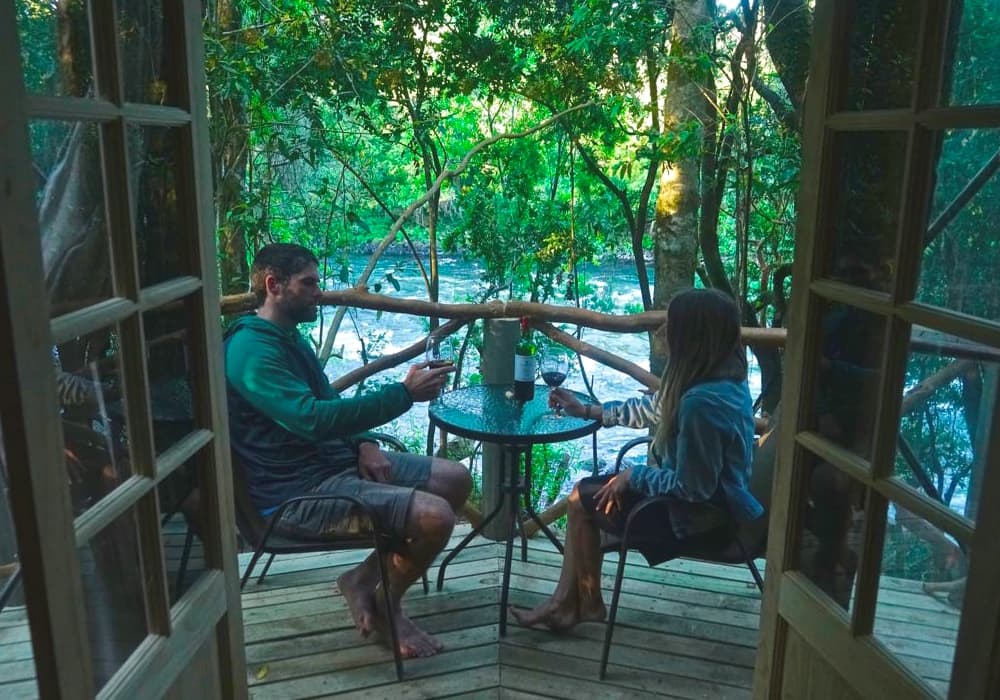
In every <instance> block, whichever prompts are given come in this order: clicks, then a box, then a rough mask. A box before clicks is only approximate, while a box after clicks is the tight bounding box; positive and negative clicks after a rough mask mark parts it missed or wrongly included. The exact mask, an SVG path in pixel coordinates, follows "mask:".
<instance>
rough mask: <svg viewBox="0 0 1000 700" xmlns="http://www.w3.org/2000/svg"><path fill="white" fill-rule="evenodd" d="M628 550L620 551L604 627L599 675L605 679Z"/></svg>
mask: <svg viewBox="0 0 1000 700" xmlns="http://www.w3.org/2000/svg"><path fill="white" fill-rule="evenodd" d="M627 557H628V550H627V549H624V548H622V551H621V552H619V553H618V572H617V573H616V574H615V587H614V590H613V591H612V593H611V609H610V610H608V622H607V626H606V627H605V628H604V648H603V649H602V650H601V670H600V673H599V675H598V677H599V678H600V679H601V680H602V681H603V680H604V677H605V676H606V675H607V672H608V656H609V655H610V653H611V636H612V635H613V634H614V632H615V619H616V618H617V617H618V599H619V598H620V597H621V593H622V579H623V578H624V577H625V559H626V558H627Z"/></svg>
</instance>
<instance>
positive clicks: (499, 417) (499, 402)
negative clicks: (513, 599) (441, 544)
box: [427, 384, 601, 637]
mask: <svg viewBox="0 0 1000 700" xmlns="http://www.w3.org/2000/svg"><path fill="white" fill-rule="evenodd" d="M549 391H550V390H549V388H548V387H547V386H544V385H536V386H535V397H534V398H533V399H531V400H530V401H518V400H517V399H515V398H514V392H513V388H512V386H511V385H509V384H481V385H478V386H469V387H463V388H461V389H456V390H454V391H450V392H447V393H445V394H442V395H441V396H440V397H438V398H437V399H434V401H432V402H431V403H430V405H429V407H428V411H427V412H428V415H429V417H430V420H431V422H432V423H433V424H434V425H436V426H437V427H438V428H441V429H442V430H444V431H446V432H448V433H451V434H453V435H457V436H459V437H464V438H468V439H470V440H478V441H481V442H492V443H496V444H497V445H500V446H501V448H502V449H501V456H502V457H501V460H500V474H499V480H498V483H499V484H500V490H501V498H498V499H497V505H496V507H495V508H494V509H493V510H492V511H491V512H490V513H489V515H487V516H486V517H484V518H483V520H482V522H480V523H479V525H477V526H476V527H475V528H473V530H472V532H470V533H469V534H468V535H466V536H465V537H464V538H463V539H462V541H461V542H459V543H458V546H456V547H455V549H453V550H452V551H451V552H449V553H448V556H446V557H445V558H444V561H442V562H441V566H440V568H439V569H438V580H437V588H438V590H441V588H442V587H443V586H444V573H445V569H446V568H447V566H448V564H449V563H450V562H451V560H452V559H454V558H455V556H457V555H458V553H459V552H460V551H462V549H463V548H464V547H465V546H466V545H467V544H468V543H469V542H471V541H472V539H473V538H474V537H475V536H476V535H478V534H480V533H481V532H482V531H483V529H484V528H485V527H486V526H487V525H488V524H489V523H490V522H491V521H492V520H493V519H494V518H495V517H496V516H497V515H498V514H499V513H500V512H501V510H503V507H504V505H505V503H504V499H503V498H502V494H503V493H507V494H509V498H508V499H507V503H506V505H507V506H508V507H509V509H510V514H511V518H510V529H509V531H508V533H507V550H506V556H505V558H504V570H503V581H502V584H501V588H500V636H501V637H502V636H504V635H505V634H506V632H507V624H506V622H507V598H508V594H509V588H510V566H511V559H512V558H513V552H514V537H515V536H516V534H517V532H520V535H521V558H522V560H525V561H527V556H528V555H527V536H526V534H525V531H524V524H523V522H522V518H521V510H522V501H523V512H524V514H525V515H526V516H527V517H528V518H530V519H531V520H534V521H535V523H536V524H537V525H538V527H539V529H540V530H541V531H542V532H544V533H545V535H546V536H547V537H548V538H549V539H550V540H552V542H553V544H555V546H556V548H557V549H558V550H559V551H560V552H562V551H563V547H562V543H561V542H560V541H559V539H558V538H557V537H556V536H555V535H554V534H553V533H552V531H551V530H550V529H549V528H548V526H546V525H545V523H543V522H542V521H541V519H540V518H539V517H538V514H537V513H536V512H535V509H534V507H533V506H532V504H531V447H532V446H533V445H539V444H544V443H552V442H563V441H565V440H573V439H575V438H579V437H583V436H585V435H590V434H592V433H594V432H596V431H597V429H598V428H600V427H601V422H600V421H599V420H596V419H588V418H574V417H572V416H566V415H563V416H557V415H555V412H554V411H553V410H552V409H551V408H549ZM572 393H574V394H575V395H576V397H577V398H578V399H580V401H582V402H583V403H585V404H587V403H592V401H591V400H590V398H589V397H587V396H586V395H584V394H580V393H577V392H572ZM522 456H523V458H524V468H523V472H522V470H521V458H522Z"/></svg>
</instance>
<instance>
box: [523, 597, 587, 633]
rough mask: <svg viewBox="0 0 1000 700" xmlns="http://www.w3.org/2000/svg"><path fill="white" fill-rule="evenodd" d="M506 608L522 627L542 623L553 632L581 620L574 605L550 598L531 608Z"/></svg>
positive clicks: (560, 630)
mask: <svg viewBox="0 0 1000 700" xmlns="http://www.w3.org/2000/svg"><path fill="white" fill-rule="evenodd" d="M508 609H509V611H510V614H511V615H512V616H513V617H514V619H515V620H517V622H518V624H519V625H523V626H524V627H534V626H535V625H544V626H545V627H548V628H549V629H550V630H553V631H555V632H563V631H565V630H568V629H571V628H573V627H576V625H577V623H579V622H581V621H582V620H581V619H580V613H579V611H578V610H577V609H576V606H575V605H568V604H565V603H559V602H555V601H553V600H552V599H551V598H550V599H549V600H546V601H545V602H544V603H541V604H540V605H536V606H535V607H534V608H532V609H531V610H524V609H522V608H516V607H514V606H513V605H511V606H509V608H508Z"/></svg>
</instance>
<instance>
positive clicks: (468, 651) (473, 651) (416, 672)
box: [253, 643, 498, 700]
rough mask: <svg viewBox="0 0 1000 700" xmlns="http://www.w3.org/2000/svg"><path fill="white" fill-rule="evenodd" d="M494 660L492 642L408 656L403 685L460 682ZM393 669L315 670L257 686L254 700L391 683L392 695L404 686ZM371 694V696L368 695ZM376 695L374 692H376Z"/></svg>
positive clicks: (493, 665) (383, 666) (386, 666)
mask: <svg viewBox="0 0 1000 700" xmlns="http://www.w3.org/2000/svg"><path fill="white" fill-rule="evenodd" d="M497 659H498V652H497V646H496V644H495V643H490V644H484V645H482V646H476V647H468V648H464V649H458V650H455V651H449V650H447V649H446V650H445V651H443V652H441V653H440V654H437V655H435V656H432V657H430V658H427V659H408V660H407V661H405V662H404V671H405V673H406V677H407V684H408V683H409V682H412V681H414V680H418V679H421V678H430V677H433V676H442V675H444V676H445V678H446V682H448V683H454V682H455V678H457V679H458V681H459V682H460V681H461V680H462V679H463V678H464V677H465V676H467V675H470V673H471V672H472V671H473V669H477V668H481V667H483V666H489V667H490V668H494V669H495V668H496V665H497ZM395 681H396V669H395V666H394V665H393V662H392V661H391V660H390V661H386V662H384V663H380V664H373V665H366V666H362V667H360V668H348V669H345V670H340V671H336V672H328V673H319V674H316V675H312V676H306V677H304V678H295V679H292V680H290V681H285V682H281V683H269V684H265V685H257V686H254V688H253V697H254V700H270V699H273V700H295V699H296V698H312V697H317V696H323V695H330V694H333V693H344V692H347V691H356V690H361V689H363V688H367V689H368V692H374V693H378V692H379V691H378V690H374V691H373V690H372V688H379V687H382V686H385V685H388V684H393V686H392V688H390V689H388V690H389V692H390V693H391V694H392V695H393V696H395V693H396V691H397V690H401V689H403V688H405V687H406V685H395ZM369 697H371V695H369ZM376 697H377V695H376Z"/></svg>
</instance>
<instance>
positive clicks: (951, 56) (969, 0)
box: [941, 0, 1000, 105]
mask: <svg viewBox="0 0 1000 700" xmlns="http://www.w3.org/2000/svg"><path fill="white" fill-rule="evenodd" d="M952 8H953V10H952V11H953V12H955V13H956V17H955V21H954V25H955V27H954V28H953V30H952V35H951V37H950V39H951V41H950V43H949V44H947V45H946V46H945V70H944V89H943V97H942V100H941V101H942V103H944V104H952V105H981V104H997V103H998V102H1000V62H997V60H996V56H997V52H998V51H1000V40H998V38H1000V13H998V12H997V4H996V2H995V1H994V0H965V2H956V3H952Z"/></svg>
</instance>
